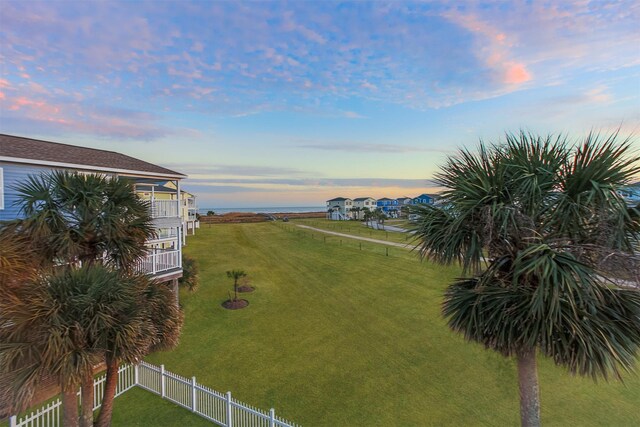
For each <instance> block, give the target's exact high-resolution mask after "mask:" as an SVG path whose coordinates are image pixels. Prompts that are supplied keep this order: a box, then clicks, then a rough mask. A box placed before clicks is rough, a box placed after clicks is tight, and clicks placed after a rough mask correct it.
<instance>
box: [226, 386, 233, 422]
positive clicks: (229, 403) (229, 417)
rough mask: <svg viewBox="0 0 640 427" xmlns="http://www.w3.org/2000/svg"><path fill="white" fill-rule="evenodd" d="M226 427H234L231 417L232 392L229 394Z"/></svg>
mask: <svg viewBox="0 0 640 427" xmlns="http://www.w3.org/2000/svg"><path fill="white" fill-rule="evenodd" d="M226 427H233V418H232V416H231V392H230V391H228V392H227V425H226Z"/></svg>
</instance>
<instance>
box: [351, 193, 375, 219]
mask: <svg viewBox="0 0 640 427" xmlns="http://www.w3.org/2000/svg"><path fill="white" fill-rule="evenodd" d="M365 210H369V211H375V210H376V199H374V198H373V197H356V198H355V199H353V208H352V217H353V218H354V219H362V218H364V211H365Z"/></svg>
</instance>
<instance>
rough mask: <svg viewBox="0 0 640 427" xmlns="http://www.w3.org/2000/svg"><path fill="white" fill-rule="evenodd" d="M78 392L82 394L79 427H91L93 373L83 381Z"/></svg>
mask: <svg viewBox="0 0 640 427" xmlns="http://www.w3.org/2000/svg"><path fill="white" fill-rule="evenodd" d="M80 391H81V394H82V415H81V417H80V427H93V373H91V374H89V375H87V377H86V378H85V379H84V381H83V382H82V384H81V386H80Z"/></svg>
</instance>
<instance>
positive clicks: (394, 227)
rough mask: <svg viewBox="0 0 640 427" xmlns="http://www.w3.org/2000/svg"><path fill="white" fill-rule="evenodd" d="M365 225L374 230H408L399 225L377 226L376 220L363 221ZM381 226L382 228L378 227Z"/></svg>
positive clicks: (401, 231)
mask: <svg viewBox="0 0 640 427" xmlns="http://www.w3.org/2000/svg"><path fill="white" fill-rule="evenodd" d="M364 226H365V227H368V228H373V229H374V230H384V231H395V232H396V233H408V232H409V230H407V229H405V228H401V227H396V226H395V225H381V226H378V223H377V222H376V221H373V222H370V223H365V225H364ZM380 227H382V228H380Z"/></svg>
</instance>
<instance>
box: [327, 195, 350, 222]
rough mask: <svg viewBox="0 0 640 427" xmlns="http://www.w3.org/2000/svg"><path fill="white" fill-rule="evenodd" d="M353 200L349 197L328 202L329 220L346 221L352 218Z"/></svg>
mask: <svg viewBox="0 0 640 427" xmlns="http://www.w3.org/2000/svg"><path fill="white" fill-rule="evenodd" d="M352 207H353V200H352V199H350V198H348V197H336V198H333V199H330V200H327V218H328V219H333V220H346V219H349V218H350V215H351V208H352Z"/></svg>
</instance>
